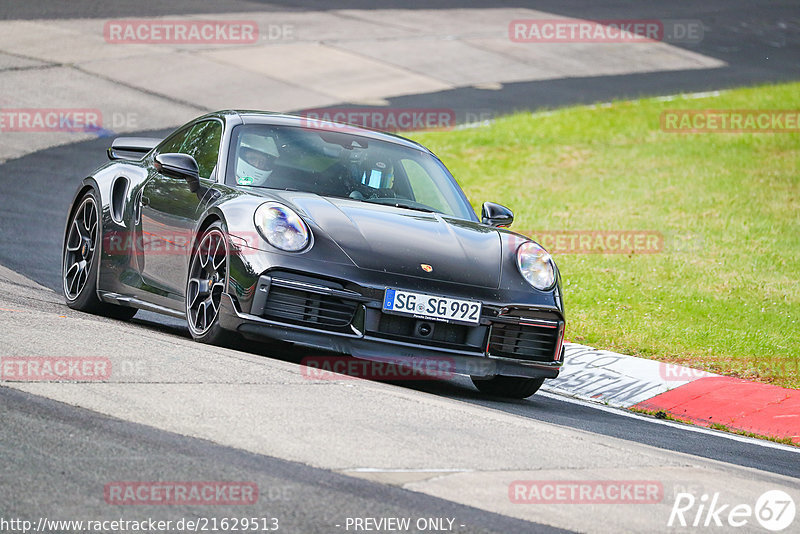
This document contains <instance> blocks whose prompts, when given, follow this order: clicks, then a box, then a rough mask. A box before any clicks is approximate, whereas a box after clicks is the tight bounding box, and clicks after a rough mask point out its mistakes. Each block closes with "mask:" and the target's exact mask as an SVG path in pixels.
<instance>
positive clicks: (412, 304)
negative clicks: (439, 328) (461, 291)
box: [383, 289, 481, 324]
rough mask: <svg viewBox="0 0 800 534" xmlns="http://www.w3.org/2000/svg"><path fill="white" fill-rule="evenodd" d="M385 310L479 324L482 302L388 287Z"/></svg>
mask: <svg viewBox="0 0 800 534" xmlns="http://www.w3.org/2000/svg"><path fill="white" fill-rule="evenodd" d="M383 311H385V312H389V313H398V314H401V315H411V316H413V317H416V318H418V319H428V320H432V321H444V322H454V323H465V324H478V322H479V321H480V318H481V303H480V302H476V301H474V300H463V299H452V298H449V297H437V296H435V295H426V294H424V293H414V292H412V291H402V290H400V289H387V290H386V294H385V295H384V297H383Z"/></svg>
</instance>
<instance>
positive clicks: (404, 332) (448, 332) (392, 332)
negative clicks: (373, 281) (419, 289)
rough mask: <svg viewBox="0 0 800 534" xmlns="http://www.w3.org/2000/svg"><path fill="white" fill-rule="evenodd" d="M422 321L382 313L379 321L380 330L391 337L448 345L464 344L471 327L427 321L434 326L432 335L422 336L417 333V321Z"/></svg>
mask: <svg viewBox="0 0 800 534" xmlns="http://www.w3.org/2000/svg"><path fill="white" fill-rule="evenodd" d="M419 322H420V321H419V320H418V319H415V318H413V317H404V316H402V315H393V314H389V313H381V318H380V321H379V322H378V332H379V333H381V334H385V335H387V336H390V337H395V338H404V339H405V340H409V341H414V342H416V343H426V342H431V341H433V342H435V343H440V344H448V345H464V344H466V343H467V336H468V334H469V330H470V328H471V327H469V326H467V325H462V324H453V323H443V322H436V321H425V322H427V323H428V324H430V325H431V326H432V327H433V332H432V333H431V335H430V337H421V336H419V335H417V334H416V328H417V323H419Z"/></svg>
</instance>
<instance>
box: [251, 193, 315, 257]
mask: <svg viewBox="0 0 800 534" xmlns="http://www.w3.org/2000/svg"><path fill="white" fill-rule="evenodd" d="M255 223H256V228H258V231H259V232H260V233H261V235H262V236H264V239H266V240H267V241H268V242H269V244H270V245H272V246H273V247H276V248H279V249H281V250H285V251H287V252H298V251H300V250H303V249H304V248H305V247H306V245H308V236H309V230H308V226H306V223H305V222H303V219H301V218H300V216H299V215H298V214H297V213H295V212H294V211H292V210H291V209H289V208H287V207H286V206H284V205H282V204H278V203H277V202H266V203H264V204H261V205H260V206H259V207H258V209H256V213H255Z"/></svg>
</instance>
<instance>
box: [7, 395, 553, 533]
mask: <svg viewBox="0 0 800 534" xmlns="http://www.w3.org/2000/svg"><path fill="white" fill-rule="evenodd" d="M0 413H2V414H3V423H2V425H0V456H2V458H3V461H2V462H0V517H2V518H4V519H6V520H8V519H10V518H20V519H28V520H31V521H33V522H34V524H36V522H37V521H38V519H39V518H40V517H47V518H48V519H51V520H54V519H55V520H58V519H63V520H81V519H83V520H92V521H100V520H114V519H126V520H131V521H141V520H144V519H146V518H153V519H158V520H173V521H178V520H179V519H181V518H186V519H196V518H198V517H206V518H217V519H221V518H225V517H227V518H245V517H246V518H251V517H259V518H261V517H266V518H277V519H278V520H279V523H278V524H279V527H280V529H279V532H289V533H298V534H300V533H302V534H313V533H326V534H327V533H331V532H345V531H346V530H345V528H344V526H345V524H346V523H345V521H346V518H347V517H359V518H363V517H374V518H387V517H410V518H413V519H414V520H416V519H418V518H453V519H455V522H454V529H453V532H454V533H456V534H461V533H464V534H468V533H496V534H509V533H524V532H542V533H559V532H565V531H563V530H560V529H556V528H553V527H549V526H545V525H539V524H536V523H530V522H527V521H521V520H518V519H512V518H509V517H505V516H502V515H498V514H493V513H490V512H486V511H483V510H477V509H475V508H471V507H468V506H463V505H459V504H455V503H453V502H450V501H445V500H442V499H437V498H435V497H430V496H428V495H423V494H420V493H415V492H412V491H407V490H404V489H401V488H398V487H395V486H388V485H384V484H377V483H374V482H369V481H365V480H362V479H358V478H353V477H349V476H345V475H340V474H338V473H333V472H331V471H326V470H324V469H315V468H312V467H308V466H305V465H302V464H298V463H294V462H288V461H285V460H279V459H275V458H270V457H266V456H261V455H257V454H251V453H247V452H243V451H240V450H236V449H232V448H228V447H222V446H219V445H215V444H213V443H211V442H208V441H205V440H201V439H193V438H187V437H185V436H180V435H176V434H172V433H169V432H163V431H160V430H155V429H153V428H150V427H147V426H142V425H137V424H134V423H128V422H123V421H119V420H117V419H113V418H110V417H106V416H103V415H99V414H96V413H94V412H91V411H88V410H84V409H81V408H75V407H71V406H67V405H64V404H61V403H58V402H55V401H51V400H49V399H44V398H42V397H38V396H35V395H29V394H27V393H23V392H20V391H15V390H11V389H8V388H3V387H0ZM125 481H145V482H147V481H156V482H166V481H174V482H177V481H184V482H196V481H228V482H243V483H247V482H249V483H255V484H256V485H257V487H258V493H259V498H258V501H257V503H256V504H254V505H235V506H233V505H228V506H225V505H210V506H192V505H169V506H164V505H149V506H148V505H114V504H108V503H107V502H106V501H105V498H104V493H103V491H104V487H105V485H106V484H109V483H114V482H125ZM337 524H338V525H341V528H337V527H336V525H337ZM412 524H413V523H412ZM268 525H272V523H271V522H269V523H268ZM460 525H464V526H463V527H461V526H460ZM184 530H185V529H184ZM240 530H242V529H240ZM351 530H352V528H351ZM85 531H87V532H88V529H87V530H85ZM173 531H174V529H173ZM220 531H222V532H225V531H229V529H221V530H220ZM59 532H63V530H59ZM408 532H420V531H419V530H417V529H415V528H414V529H411V530H409V531H408Z"/></svg>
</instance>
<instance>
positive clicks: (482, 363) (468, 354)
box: [219, 272, 565, 378]
mask: <svg viewBox="0 0 800 534" xmlns="http://www.w3.org/2000/svg"><path fill="white" fill-rule="evenodd" d="M248 293H250V294H251V295H250V298H249V300H248V304H249V305H250V306H249V310H248V311H247V312H246V311H243V310H242V309H241V307H240V306H239V305H238V302H237V299H236V298H235V297H234V296H232V295H230V294H228V293H225V294H224V295H223V297H222V301H221V305H220V316H219V320H220V325H221V326H222V327H223V328H225V329H226V330H231V331H235V332H238V333H239V334H240V335H242V336H243V337H246V338H249V339H275V340H282V341H287V342H291V343H295V344H298V345H302V346H306V347H311V348H314V349H319V350H324V351H331V352H336V353H343V354H349V355H352V356H354V357H356V358H359V359H363V360H371V361H375V362H388V363H394V364H398V365H401V366H408V367H411V368H417V367H423V366H426V364H429V363H430V362H435V363H436V364H437V365H438V366H441V365H442V364H444V365H446V368H447V369H448V370H450V371H452V372H453V373H457V374H463V375H470V376H474V377H491V376H495V375H504V376H518V377H529V378H539V377H542V378H555V377H557V376H558V374H559V371H560V369H561V366H562V363H563V335H564V326H565V322H564V320H563V315H561V314H560V312H558V310H554V309H550V308H547V307H544V308H542V309H537V308H536V307H520V306H516V307H513V308H509V307H505V306H501V305H492V304H491V303H487V302H485V301H484V311H483V315H482V317H481V323H480V324H479V325H476V326H474V327H469V326H463V325H452V324H448V323H441V322H434V321H427V320H424V319H415V318H411V317H398V316H396V315H389V314H385V313H384V312H383V311H382V309H381V302H382V295H383V290H382V289H379V288H369V287H359V286H354V285H353V284H350V285H349V287H347V288H345V287H344V286H342V285H341V284H336V283H330V282H327V281H324V280H320V279H313V278H309V277H306V276H302V275H293V274H292V273H286V272H268V273H265V274H262V275H261V276H260V277H259V278H258V281H257V283H256V284H255V285H254V286H252V287H251V288H248ZM253 293H254V294H253ZM273 301H274V302H273ZM421 323H426V324H427V325H428V326H429V327H432V328H431V330H432V332H431V334H430V335H428V336H424V335H421V334H419V333H418V328H417V327H418V326H419V324H421ZM426 330H427V329H426Z"/></svg>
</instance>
